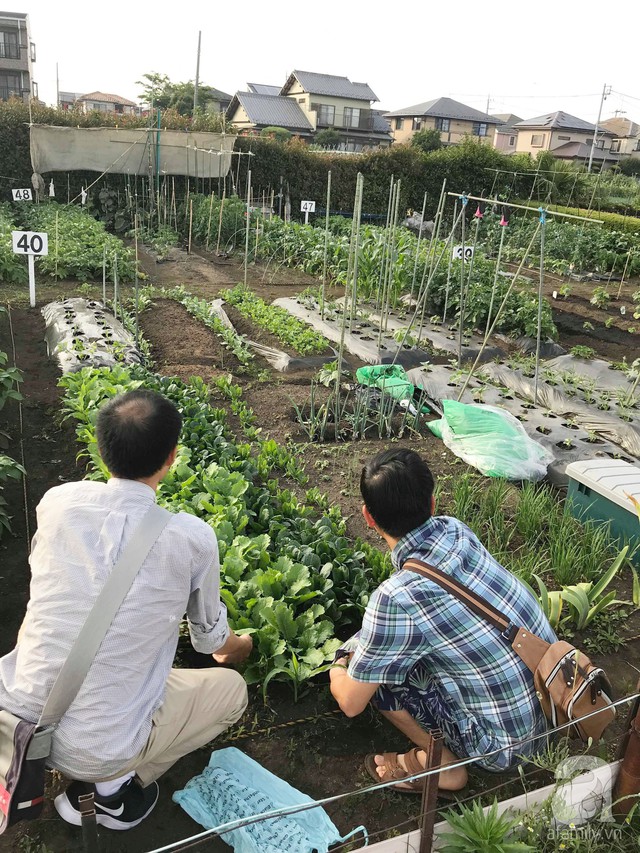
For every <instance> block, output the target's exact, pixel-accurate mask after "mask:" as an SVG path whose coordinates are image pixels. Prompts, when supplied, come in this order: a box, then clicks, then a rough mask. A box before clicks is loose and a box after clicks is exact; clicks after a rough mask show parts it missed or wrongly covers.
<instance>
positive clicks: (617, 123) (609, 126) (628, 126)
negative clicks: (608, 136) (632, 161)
mask: <svg viewBox="0 0 640 853" xmlns="http://www.w3.org/2000/svg"><path fill="white" fill-rule="evenodd" d="M601 127H604V129H605V130H609V131H611V133H614V134H615V135H616V136H617V137H624V136H630V137H631V138H632V139H635V138H636V137H637V136H640V125H638V124H636V123H635V121H631V119H628V118H622V116H616V118H608V119H607V120H606V121H603V122H602V124H601Z"/></svg>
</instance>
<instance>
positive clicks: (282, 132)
mask: <svg viewBox="0 0 640 853" xmlns="http://www.w3.org/2000/svg"><path fill="white" fill-rule="evenodd" d="M260 136H264V137H266V138H267V139H275V141H276V142H286V141H287V140H288V139H291V131H290V130H287V128H286V127H276V126H275V125H269V127H263V128H262V130H261V131H260Z"/></svg>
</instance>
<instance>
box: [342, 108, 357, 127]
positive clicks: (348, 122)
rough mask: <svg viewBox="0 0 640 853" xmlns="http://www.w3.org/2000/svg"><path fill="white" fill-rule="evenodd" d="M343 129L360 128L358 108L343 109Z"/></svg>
mask: <svg viewBox="0 0 640 853" xmlns="http://www.w3.org/2000/svg"><path fill="white" fill-rule="evenodd" d="M342 126H343V127H359V126H360V108H359V107H345V108H344V118H343V121H342Z"/></svg>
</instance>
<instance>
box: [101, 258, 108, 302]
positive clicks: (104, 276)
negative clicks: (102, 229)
mask: <svg viewBox="0 0 640 853" xmlns="http://www.w3.org/2000/svg"><path fill="white" fill-rule="evenodd" d="M102 304H103V305H106V304H107V244H106V243H105V244H104V248H103V252H102Z"/></svg>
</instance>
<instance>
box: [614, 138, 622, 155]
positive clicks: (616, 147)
mask: <svg viewBox="0 0 640 853" xmlns="http://www.w3.org/2000/svg"><path fill="white" fill-rule="evenodd" d="M621 142H622V140H621V139H614V140H613V141H612V143H611V153H612V154H618V153H619V151H620V143H621Z"/></svg>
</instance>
